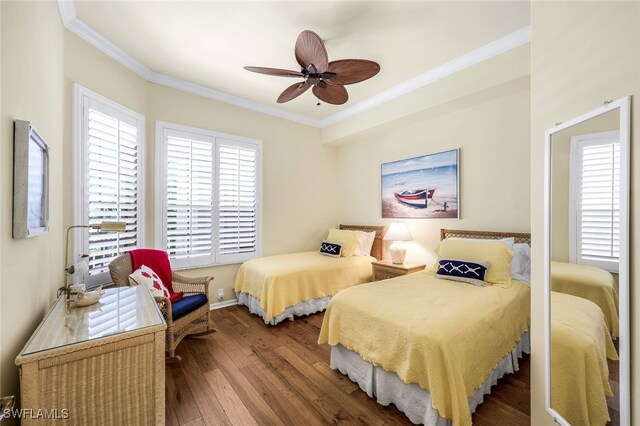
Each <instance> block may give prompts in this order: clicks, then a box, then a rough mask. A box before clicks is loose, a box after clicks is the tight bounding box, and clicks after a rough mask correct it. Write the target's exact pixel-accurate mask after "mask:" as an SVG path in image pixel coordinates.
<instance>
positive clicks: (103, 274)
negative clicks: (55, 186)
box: [70, 85, 144, 287]
mask: <svg viewBox="0 0 640 426" xmlns="http://www.w3.org/2000/svg"><path fill="white" fill-rule="evenodd" d="M75 90H76V112H75V114H76V122H77V123H78V124H79V127H77V128H76V131H77V136H76V152H75V153H74V157H75V159H76V161H75V165H76V167H75V168H74V176H75V178H74V179H75V181H76V183H75V188H76V190H74V197H75V198H74V205H75V206H76V207H75V212H76V213H75V220H74V222H75V223H76V224H84V225H99V224H100V223H101V222H103V221H121V222H125V223H126V230H125V231H124V232H119V233H108V232H100V231H98V230H94V229H90V230H89V231H88V232H87V231H84V232H80V231H78V232H77V233H76V234H75V237H76V240H75V241H76V243H75V244H74V246H75V247H76V248H75V250H74V253H70V254H72V255H73V257H71V258H70V259H71V260H72V261H75V260H74V257H75V256H77V255H78V254H80V253H84V254H88V255H89V266H90V270H89V274H88V277H86V283H87V286H88V287H93V286H97V285H100V284H105V283H108V282H110V281H111V277H110V275H109V271H108V266H109V263H110V262H111V261H112V260H113V259H114V258H115V257H117V256H119V255H120V254H122V253H126V252H128V251H130V250H132V249H134V248H137V247H138V246H139V245H140V244H142V233H143V223H142V220H143V217H142V216H143V215H142V194H141V191H140V188H141V179H142V164H141V158H142V156H141V152H142V151H141V150H142V140H143V122H144V117H142V116H140V115H139V114H137V113H134V112H133V111H130V110H128V109H126V108H124V107H122V106H120V105H118V104H116V103H114V102H111V101H109V100H108V99H106V98H103V97H102V96H100V95H97V94H95V93H93V92H91V91H89V90H87V89H84V88H82V87H80V86H77V85H76V87H75Z"/></svg>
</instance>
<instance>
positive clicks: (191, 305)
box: [171, 293, 208, 321]
mask: <svg viewBox="0 0 640 426" xmlns="http://www.w3.org/2000/svg"><path fill="white" fill-rule="evenodd" d="M207 302H208V300H207V296H206V295H204V294H202V293H199V294H192V295H191V296H184V297H183V298H182V299H180V300H176V301H175V302H173V303H171V314H172V317H173V320H174V321H175V320H177V319H179V318H182V317H183V316H185V315H187V314H190V313H191V312H193V311H195V310H196V309H198V308H199V307H200V306H202V305H206V304H207Z"/></svg>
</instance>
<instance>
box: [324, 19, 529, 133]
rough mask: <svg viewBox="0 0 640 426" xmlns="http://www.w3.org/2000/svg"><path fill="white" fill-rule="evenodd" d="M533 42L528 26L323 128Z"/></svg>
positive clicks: (375, 98)
mask: <svg viewBox="0 0 640 426" xmlns="http://www.w3.org/2000/svg"><path fill="white" fill-rule="evenodd" d="M530 41H531V27H530V26H526V27H524V28H521V29H519V30H517V31H514V32H512V33H510V34H507V35H506V36H504V37H502V38H499V39H497V40H495V41H493V42H491V43H489V44H485V45H484V46H482V47H479V48H477V49H475V50H472V51H471V52H469V53H466V54H464V55H462V56H458V57H457V58H455V59H453V60H451V61H449V62H447V63H445V64H442V65H440V66H439V67H436V68H433V69H431V70H429V71H427V72H425V73H423V74H420V75H419V76H417V77H414V78H412V79H410V80H407V81H405V82H404V83H401V84H398V85H397V86H394V87H392V88H390V89H388V90H385V91H384V92H380V93H379V94H377V95H375V96H372V97H370V98H369V99H365V100H364V101H362V102H359V103H357V104H355V105H353V106H351V107H349V108H346V109H343V110H342V111H340V112H338V113H336V114H333V115H330V116H329V117H327V118H325V119H323V120H321V121H320V127H321V128H325V127H328V126H331V125H333V124H336V123H338V122H340V121H342V120H345V119H347V118H349V117H353V116H354V115H356V114H359V113H361V112H364V111H367V110H369V109H371V108H373V107H375V106H378V105H381V104H383V103H385V102H389V101H390V100H392V99H395V98H398V97H400V96H402V95H404V94H406V93H409V92H412V91H414V90H416V89H419V88H420V87H423V86H426V85H427V84H430V83H433V82H435V81H438V80H440V79H443V78H445V77H447V76H450V75H451V74H455V73H457V72H460V71H463V70H465V69H467V68H470V67H472V66H474V65H476V64H478V63H480V62H482V61H486V60H487V59H490V58H493V57H494V56H497V55H499V54H501V53H505V52H507V51H509V50H511V49H515V48H516V47H518V46H522V45H523V44H526V43H529V42H530Z"/></svg>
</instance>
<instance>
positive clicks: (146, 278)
mask: <svg viewBox="0 0 640 426" xmlns="http://www.w3.org/2000/svg"><path fill="white" fill-rule="evenodd" d="M129 284H131V285H146V286H147V287H148V288H149V290H151V294H152V295H153V296H154V297H170V295H169V289H167V287H165V285H164V284H163V283H162V280H161V279H160V278H159V277H158V275H157V274H156V273H155V272H153V269H151V268H149V267H148V266H146V265H142V266H141V267H140V268H138V269H136V270H135V271H134V272H133V274H131V275H129Z"/></svg>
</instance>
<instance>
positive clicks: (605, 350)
mask: <svg viewBox="0 0 640 426" xmlns="http://www.w3.org/2000/svg"><path fill="white" fill-rule="evenodd" d="M607 358H609V359H612V360H617V359H618V354H617V353H616V349H615V347H614V346H613V341H612V340H611V335H610V334H609V330H608V329H607V325H606V323H605V321H604V317H603V315H602V311H601V310H600V309H599V308H598V307H597V306H596V305H595V304H594V303H592V302H590V301H588V300H586V299H583V298H580V297H576V296H571V295H569V294H563V293H556V292H552V293H551V407H552V408H553V409H554V410H556V411H557V412H558V413H559V414H560V415H561V416H562V417H563V418H564V419H566V420H567V421H568V422H569V423H570V424H572V425H593V426H603V425H604V424H605V423H607V421H609V420H610V419H609V410H608V408H607V400H606V397H607V396H611V395H612V393H611V386H610V385H609V367H608V365H607Z"/></svg>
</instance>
